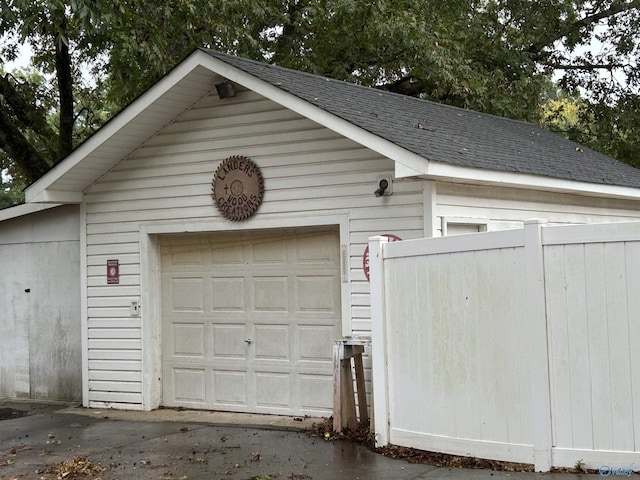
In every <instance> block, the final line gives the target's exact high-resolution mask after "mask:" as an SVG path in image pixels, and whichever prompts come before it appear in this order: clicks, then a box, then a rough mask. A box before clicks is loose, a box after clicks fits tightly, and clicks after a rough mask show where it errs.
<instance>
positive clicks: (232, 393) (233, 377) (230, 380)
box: [211, 369, 247, 406]
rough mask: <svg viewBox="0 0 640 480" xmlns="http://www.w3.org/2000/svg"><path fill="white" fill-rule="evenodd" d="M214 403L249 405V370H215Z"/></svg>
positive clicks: (213, 375)
mask: <svg viewBox="0 0 640 480" xmlns="http://www.w3.org/2000/svg"><path fill="white" fill-rule="evenodd" d="M212 377H213V381H212V386H213V391H212V395H211V398H212V400H213V403H214V404H217V405H230V406H246V405H247V372H246V371H244V370H219V369H218V370H213V371H212Z"/></svg>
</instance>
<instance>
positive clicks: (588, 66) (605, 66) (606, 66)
mask: <svg viewBox="0 0 640 480" xmlns="http://www.w3.org/2000/svg"><path fill="white" fill-rule="evenodd" d="M545 65H547V66H549V67H551V68H554V69H556V70H585V71H593V70H614V69H616V68H625V67H629V66H630V65H628V64H625V63H601V64H598V63H585V64H581V65H563V64H560V63H546V64H545Z"/></svg>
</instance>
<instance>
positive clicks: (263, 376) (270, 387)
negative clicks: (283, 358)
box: [255, 371, 291, 409]
mask: <svg viewBox="0 0 640 480" xmlns="http://www.w3.org/2000/svg"><path fill="white" fill-rule="evenodd" d="M255 382H256V406H257V407H267V408H269V407H276V408H283V409H290V408H291V379H290V374H289V373H276V372H271V371H257V372H255Z"/></svg>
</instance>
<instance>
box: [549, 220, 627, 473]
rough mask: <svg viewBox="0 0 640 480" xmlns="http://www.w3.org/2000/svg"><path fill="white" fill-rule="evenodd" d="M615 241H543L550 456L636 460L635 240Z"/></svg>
mask: <svg viewBox="0 0 640 480" xmlns="http://www.w3.org/2000/svg"><path fill="white" fill-rule="evenodd" d="M604 228H605V227H603V229H604ZM592 230H593V229H592ZM626 238H629V237H628V235H627V236H626ZM615 240H616V238H615V236H614V235H613V234H611V233H610V238H609V241H607V242H603V241H601V242H594V241H591V242H589V243H578V240H574V242H575V243H569V244H556V245H548V246H545V247H544V259H545V260H544V262H545V294H546V295H545V296H546V304H547V326H548V336H549V366H550V382H551V392H552V396H551V399H552V412H553V413H552V415H553V422H552V424H553V444H554V450H553V457H554V463H564V464H567V463H573V464H575V462H576V461H578V460H581V461H583V462H584V463H585V464H587V465H590V466H594V467H597V466H599V465H603V464H608V463H613V462H618V463H617V464H618V466H620V465H631V464H633V463H634V462H635V463H636V464H637V462H638V460H640V457H639V456H638V454H637V453H636V452H638V451H640V448H639V447H640V437H638V432H639V431H640V410H639V409H638V408H639V407H640V396H639V395H638V394H639V393H640V388H638V385H637V383H638V381H639V380H640V363H639V362H638V360H639V357H640V355H639V354H638V348H640V343H638V342H639V341H640V300H639V299H638V297H639V295H638V291H637V288H638V286H639V285H640V242H638V241H635V242H633V241H626V242H622V241H615ZM634 384H635V385H634ZM634 390H635V391H634Z"/></svg>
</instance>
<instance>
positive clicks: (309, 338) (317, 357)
mask: <svg viewBox="0 0 640 480" xmlns="http://www.w3.org/2000/svg"><path fill="white" fill-rule="evenodd" d="M334 339H335V327H334V326H333V325H313V326H312V325H303V326H299V327H298V330H297V344H298V345H300V349H299V351H300V360H301V361H307V362H330V363H333V352H332V351H331V350H330V349H327V348H325V345H331V344H332V343H333V341H334Z"/></svg>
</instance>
